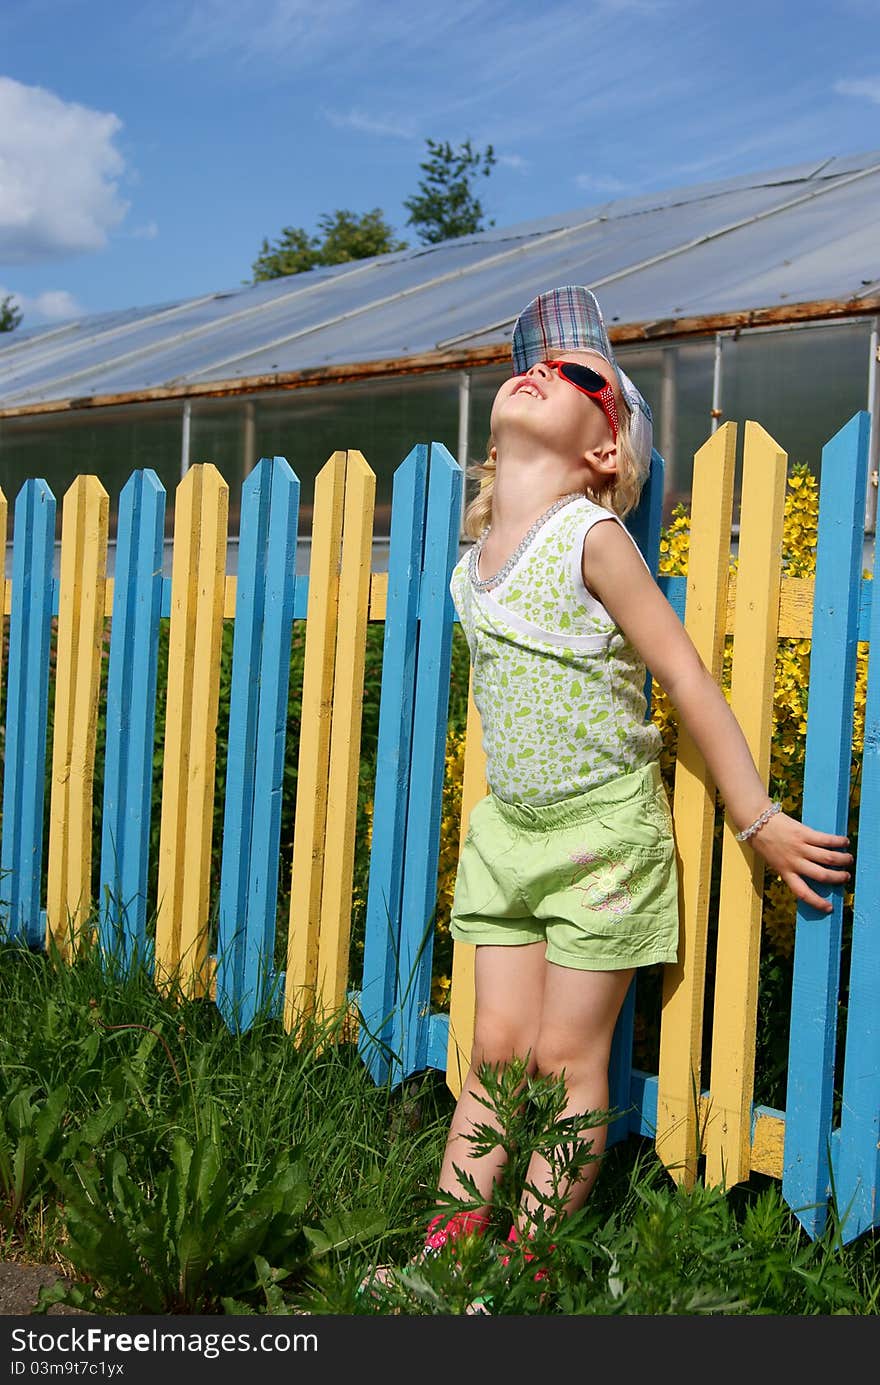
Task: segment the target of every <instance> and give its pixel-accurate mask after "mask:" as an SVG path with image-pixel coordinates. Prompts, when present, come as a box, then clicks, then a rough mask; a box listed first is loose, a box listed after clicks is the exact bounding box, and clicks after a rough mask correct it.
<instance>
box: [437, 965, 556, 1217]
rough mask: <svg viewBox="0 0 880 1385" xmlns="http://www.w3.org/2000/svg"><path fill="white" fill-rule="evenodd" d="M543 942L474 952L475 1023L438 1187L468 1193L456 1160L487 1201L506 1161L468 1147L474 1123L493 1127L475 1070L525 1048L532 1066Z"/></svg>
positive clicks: (498, 1153)
mask: <svg viewBox="0 0 880 1385" xmlns="http://www.w3.org/2000/svg"><path fill="white" fill-rule="evenodd" d="M544 952H545V944H544V943H543V942H539V943H526V944H524V945H523V946H521V947H493V946H483V945H478V947H477V952H476V958H475V984H476V1029H475V1033H474V1046H473V1051H472V1054H471V1065H470V1069H469V1071H468V1075H467V1077H466V1078H465V1081H464V1084H463V1086H462V1089H461V1094H460V1096H459V1098H458V1102H457V1104H456V1107H455V1112H454V1114H453V1117H452V1121H451V1123H450V1128H449V1135H448V1137H447V1141H446V1150H445V1153H444V1155H443V1162H442V1164H441V1168H440V1176H439V1180H438V1181H439V1186H440V1189H441V1191H442V1192H446V1193H451V1194H453V1195H454V1196H455V1197H469V1194H468V1192H467V1191H466V1189H465V1188H464V1187H463V1186H462V1185H461V1183H460V1182H459V1179H458V1177H457V1176H456V1173H455V1165H458V1167H459V1168H461V1169H463V1170H466V1171H467V1172H468V1174H470V1176H471V1177H472V1178H473V1179H474V1181H475V1182H476V1184H477V1187H478V1188H479V1189H480V1192H481V1193H482V1194H483V1197H484V1204H483V1206H484V1208H486V1207H488V1205H489V1201H490V1198H491V1193H492V1186H493V1184H494V1182H495V1181H496V1179H497V1178H498V1177H499V1175H500V1174H501V1172H502V1170H503V1167H504V1158H505V1156H504V1153H503V1151H502V1150H501V1149H499V1148H496V1149H493V1150H492V1151H491V1153H489V1154H486V1155H484V1156H483V1157H482V1158H476V1157H474V1156H473V1154H472V1153H471V1150H472V1145H471V1141H470V1140H469V1139H468V1135H469V1134H470V1133H471V1132H472V1131H473V1128H474V1126H476V1125H494V1126H496V1127H497V1124H498V1122H497V1119H496V1117H495V1113H494V1112H493V1111H492V1110H490V1109H489V1108H488V1107H486V1106H484V1105H482V1104H481V1103H480V1102H479V1101H478V1100H477V1097H478V1096H481V1097H485V1096H486V1092H485V1090H484V1088H483V1086H482V1084H481V1083H480V1080H479V1077H478V1075H477V1074H478V1071H479V1067H480V1064H481V1063H483V1062H486V1063H489V1064H490V1065H492V1066H494V1065H495V1064H499V1063H507V1062H509V1061H510V1059H511V1058H513V1057H520V1058H525V1057H526V1054H529V1072H534V1068H535V1045H536V1040H537V1036H538V1021H539V1018H540V1015H541V1007H542V993H543V990H544V978H545V971H546V962H545V959H544Z"/></svg>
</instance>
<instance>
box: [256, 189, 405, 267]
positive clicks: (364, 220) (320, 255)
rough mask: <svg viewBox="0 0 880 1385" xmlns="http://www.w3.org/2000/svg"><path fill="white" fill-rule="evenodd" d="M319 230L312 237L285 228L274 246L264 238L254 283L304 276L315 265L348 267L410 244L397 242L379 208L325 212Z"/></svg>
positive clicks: (298, 229)
mask: <svg viewBox="0 0 880 1385" xmlns="http://www.w3.org/2000/svg"><path fill="white" fill-rule="evenodd" d="M318 230H319V233H320V234H319V235H316V236H310V235H309V234H308V232H307V231H305V230H303V228H302V227H301V226H285V227H284V229H283V230H282V232H281V236H280V237H279V239H278V240H277V241H276V242H275V244H274V245H270V243H269V241H268V240H266V239H264V240H263V245H262V248H261V250H260V254H259V255H258V257H257V259H256V260H255V261H254V264H253V271H254V277H253V280H252V282H253V283H255V284H257V283H259V282H260V281H261V280H264V279H280V278H282V277H283V276H284V275H287V274H301V273H302V272H303V270H306V269H314V268H315V266H316V265H331V264H345V263H347V262H348V261H349V260H366V259H369V258H370V257H371V256H372V255H387V254H388V253H389V252H390V251H394V250H405V249H406V245H407V243H406V241H405V240H396V239H395V236H394V231H393V229H392V228H391V227H390V226H389V225H388V223H387V222H386V221H385V217H384V215H383V213H382V210H381V208H379V207H374V208H373V210H372V211H371V212H351V211H346V210H338V211H335V212H333V213H330V212H325V213H324V215H323V216H320V217H319V218H318Z"/></svg>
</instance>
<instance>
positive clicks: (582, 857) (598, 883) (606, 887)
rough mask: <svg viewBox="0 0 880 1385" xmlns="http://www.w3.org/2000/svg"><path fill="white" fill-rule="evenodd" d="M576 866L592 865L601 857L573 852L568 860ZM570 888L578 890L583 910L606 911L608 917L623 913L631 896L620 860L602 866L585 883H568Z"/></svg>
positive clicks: (625, 873) (624, 868)
mask: <svg viewBox="0 0 880 1385" xmlns="http://www.w3.org/2000/svg"><path fill="white" fill-rule="evenodd" d="M568 859H569V860H570V861H574V862H576V864H577V865H579V866H593V865H595V864H596V862H597V861H601V859H602V858H601V857H600V856H597V855H596V853H595V852H594V851H587V850H583V851H573V852H571V854H570V856H569V858H568ZM572 889H575V890H580V892H581V894H582V895H583V896H584V898H583V899H582V900H581V903H582V904H583V906H584V908H585V909H607V910H608V912H609V914H625V913H627V912H628V911H629V909H630V908H631V907H632V902H633V893H632V889H631V888H630V872H629V871H628V870H627V868H626V866H625V865H624V864H623V862H622V861H612V862H611V864H610V865H607V866H602V867H600V869H599V870H597V871H596V872H595V874H594V875H593V877H592V878H591V879H590V880H588V881H587V882H586V883H580V884H579V883H577V882H574V881H573V882H572Z"/></svg>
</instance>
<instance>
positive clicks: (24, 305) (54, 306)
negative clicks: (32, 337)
mask: <svg viewBox="0 0 880 1385" xmlns="http://www.w3.org/2000/svg"><path fill="white" fill-rule="evenodd" d="M7 295H8V296H10V297H11V298H12V301H13V303H14V304H15V306H16V307H17V308H19V309H20V310H21V313H22V318H23V321H22V324H21V325H22V327H38V326H40V325H41V324H42V323H44V322H66V321H67V320H68V319H69V318H72V317H82V316H83V308H82V307H81V306H80V304H79V303H77V301H76V299H75V298H74V296H73V294H72V293H68V291H67V289H47V290H46V291H45V292H44V293H38V294H37V295H36V296H35V297H33V298H30V297H29V296H28V295H27V294H25V293H16V291H15V290H14V289H9V288H4V287H3V285H2V284H0V303H2V301H3V299H4V298H6V297H7ZM0 340H2V338H0Z"/></svg>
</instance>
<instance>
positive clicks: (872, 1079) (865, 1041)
mask: <svg viewBox="0 0 880 1385" xmlns="http://www.w3.org/2000/svg"><path fill="white" fill-rule="evenodd" d="M877 577H878V572H877V566H876V561H875V565H874V582H876V581H877ZM874 582H872V583H871V584H870V585H871V587H872V597H871V620H870V633H869V637H868V638H869V641H870V649H869V657H868V688H867V696H866V700H865V734H864V748H863V751H862V774H861V799H860V802H859V832H858V846H857V848H856V865H855V902H854V906H853V924H852V946H851V952H850V966H849V995H848V999H847V1011H846V1049H845V1054H844V1065H843V1100H842V1103H841V1117H840V1139H839V1147H838V1160H837V1166H836V1174H835V1180H834V1183H835V1194H836V1197H837V1203H838V1208H839V1211H840V1214H841V1216H843V1217H844V1222H843V1227H842V1230H841V1236H842V1239H843V1240H844V1242H848V1241H852V1240H854V1239H855V1237H856V1236H860V1235H861V1234H862V1232H864V1231H868V1230H869V1229H870V1228H871V1227H872V1226H877V1225H878V1224H880V1208H878V1205H877V1198H878V1194H880V929H878V927H877V919H878V918H880V840H878V835H877V823H878V822H880V598H878V599H875V598H874V595H873V592H874V590H876V588H875V587H874Z"/></svg>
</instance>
